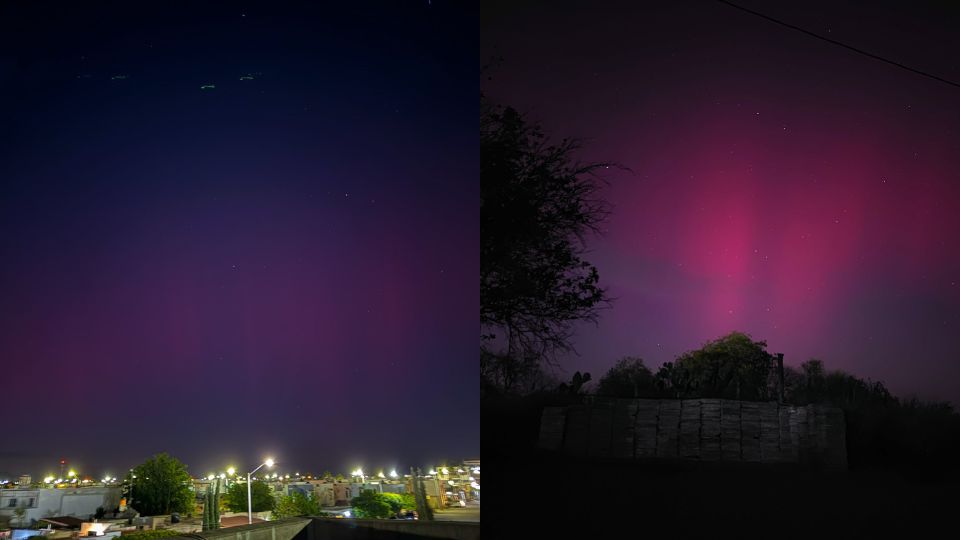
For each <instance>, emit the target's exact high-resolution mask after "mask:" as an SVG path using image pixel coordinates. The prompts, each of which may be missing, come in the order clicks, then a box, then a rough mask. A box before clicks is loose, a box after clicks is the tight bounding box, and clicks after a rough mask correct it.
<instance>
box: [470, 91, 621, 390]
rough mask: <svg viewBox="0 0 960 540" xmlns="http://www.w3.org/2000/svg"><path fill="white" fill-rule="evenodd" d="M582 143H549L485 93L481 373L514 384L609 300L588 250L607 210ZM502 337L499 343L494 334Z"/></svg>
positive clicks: (495, 382)
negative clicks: (582, 158)
mask: <svg viewBox="0 0 960 540" xmlns="http://www.w3.org/2000/svg"><path fill="white" fill-rule="evenodd" d="M579 147H580V144H579V142H578V141H576V140H572V139H564V140H562V141H561V142H559V143H557V144H550V143H549V142H548V141H547V139H546V137H545V136H544V134H543V132H542V131H541V129H540V127H539V126H537V125H534V124H531V123H529V122H528V121H527V120H526V119H525V118H523V116H522V115H521V114H520V113H518V112H517V111H516V110H514V109H512V108H509V107H506V108H504V107H499V106H495V105H492V104H490V103H489V102H487V101H486V100H485V99H484V98H483V96H481V101H480V324H481V328H482V329H486V330H485V331H486V332H487V333H485V334H483V341H484V342H485V344H484V345H482V346H481V349H482V351H486V354H485V355H484V356H483V357H482V361H481V375H482V377H483V380H484V382H485V383H486V386H490V387H493V388H500V389H502V390H504V391H507V392H510V391H513V390H514V389H515V388H514V386H515V384H516V383H517V382H518V381H519V379H521V378H522V377H523V375H524V374H525V373H527V372H529V371H530V370H532V369H533V366H535V365H537V364H538V363H540V362H542V361H546V362H550V361H551V359H552V357H553V355H554V354H555V353H557V352H562V351H568V350H571V349H572V346H571V339H572V336H573V332H572V325H573V323H575V322H579V321H595V320H596V318H597V314H598V310H599V308H600V307H601V306H602V304H604V303H605V302H606V301H607V300H608V296H607V293H606V291H605V290H604V289H603V288H601V287H600V285H599V275H598V273H597V269H596V268H595V267H594V266H593V265H592V264H590V263H589V262H587V261H585V260H584V259H583V254H584V251H585V239H586V236H587V234H588V233H591V232H598V231H599V226H600V223H601V222H602V220H603V219H604V218H605V217H606V215H607V213H608V205H607V204H606V202H605V201H603V200H602V199H601V198H600V197H599V189H600V187H601V184H602V183H601V182H600V181H599V178H598V175H597V173H598V172H600V171H601V170H603V169H604V168H608V167H609V166H610V165H609V164H607V163H585V164H584V163H579V162H576V161H575V158H574V154H575V153H576V152H577V150H578V149H579ZM498 341H499V342H500V346H499V347H497V348H498V349H499V350H498V351H496V352H495V351H493V350H492V346H493V344H494V343H497V342H498Z"/></svg>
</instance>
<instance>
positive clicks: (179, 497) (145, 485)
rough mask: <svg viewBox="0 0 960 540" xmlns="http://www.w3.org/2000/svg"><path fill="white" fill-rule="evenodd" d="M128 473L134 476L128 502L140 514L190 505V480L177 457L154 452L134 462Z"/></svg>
mask: <svg viewBox="0 0 960 540" xmlns="http://www.w3.org/2000/svg"><path fill="white" fill-rule="evenodd" d="M132 474H133V475H134V476H136V480H134V482H136V484H135V489H134V491H133V494H134V499H133V503H132V504H131V506H133V507H134V508H136V509H137V510H138V511H139V512H140V513H141V514H142V515H145V516H155V515H160V514H170V513H173V512H182V513H188V512H189V511H190V510H191V509H192V508H193V502H194V496H193V492H192V491H191V490H190V486H191V484H192V482H193V480H192V479H191V478H190V473H188V472H187V466H186V465H184V464H183V463H181V462H180V460H178V459H177V458H175V457H172V456H170V455H168V454H166V453H160V454H157V455H155V456H153V457H152V458H150V459H148V460H147V461H145V462H143V463H141V464H140V465H137V466H136V467H135V468H134V469H133V473H132ZM128 476H129V474H128Z"/></svg>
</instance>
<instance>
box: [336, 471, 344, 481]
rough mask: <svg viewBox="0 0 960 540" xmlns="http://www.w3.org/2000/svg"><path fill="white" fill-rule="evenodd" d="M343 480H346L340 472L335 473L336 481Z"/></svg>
mask: <svg viewBox="0 0 960 540" xmlns="http://www.w3.org/2000/svg"><path fill="white" fill-rule="evenodd" d="M344 480H346V478H344V476H343V475H342V474H340V473H337V476H336V481H337V482H343V481H344Z"/></svg>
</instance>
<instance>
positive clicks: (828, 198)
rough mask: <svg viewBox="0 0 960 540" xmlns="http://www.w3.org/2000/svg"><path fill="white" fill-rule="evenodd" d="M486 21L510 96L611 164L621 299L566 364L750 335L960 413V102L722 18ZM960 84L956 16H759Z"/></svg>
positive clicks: (853, 8)
mask: <svg viewBox="0 0 960 540" xmlns="http://www.w3.org/2000/svg"><path fill="white" fill-rule="evenodd" d="M631 5H632V6H634V7H630V8H629V9H628V8H626V7H619V8H617V7H614V6H613V4H603V7H598V6H597V5H595V4H593V3H587V2H563V3H551V6H552V9H549V10H548V9H544V6H543V5H541V6H528V7H526V8H522V9H521V8H517V7H515V6H514V5H513V3H509V2H499V3H497V2H494V3H492V4H488V5H485V8H484V13H483V17H482V30H481V32H482V36H483V40H482V41H483V43H482V53H481V56H482V57H483V58H485V59H486V58H490V57H491V56H494V55H497V56H503V57H504V61H503V62H502V64H501V65H500V66H499V68H497V69H495V70H494V71H493V72H492V74H491V75H492V77H493V80H491V81H484V90H485V92H486V93H487V94H488V95H489V96H490V97H491V98H492V99H493V100H495V101H498V102H500V103H503V104H507V105H511V106H513V107H515V108H518V109H520V110H522V111H525V112H527V113H528V114H529V117H530V118H532V119H534V120H537V121H540V122H541V123H542V124H543V126H544V128H545V130H546V131H547V133H549V134H551V135H552V136H554V137H556V138H558V139H559V138H561V137H566V136H574V137H582V138H585V139H586V140H587V148H586V150H585V151H584V152H583V154H582V155H581V157H582V158H583V159H586V160H612V161H616V162H619V163H621V164H623V165H625V166H627V167H629V168H631V169H632V170H633V174H629V173H621V172H615V173H612V174H611V175H610V177H609V180H610V181H611V186H610V188H609V189H607V191H606V196H607V198H608V200H610V201H611V202H612V203H613V204H614V210H613V214H612V216H611V218H610V220H609V222H608V224H607V228H608V230H607V232H606V233H605V235H604V236H603V237H601V238H595V239H593V240H592V241H591V242H590V248H591V250H592V253H591V255H590V256H589V259H590V260H591V261H592V262H594V263H595V264H596V265H597V267H598V269H599V271H600V276H601V280H602V282H603V283H604V284H605V285H606V286H607V287H609V291H610V293H611V295H612V296H614V297H615V298H616V301H615V302H614V304H613V306H612V308H611V309H609V310H607V311H605V312H604V313H603V315H602V317H601V319H600V321H599V324H598V325H597V326H593V325H588V326H583V327H581V328H580V329H579V331H578V336H577V338H576V346H577V348H578V351H579V353H580V356H579V357H577V356H571V357H570V358H568V359H567V360H566V361H565V362H564V363H563V365H564V368H565V369H566V370H567V374H566V375H567V376H569V374H570V373H572V372H573V371H574V370H577V369H578V370H587V371H591V372H592V373H593V374H594V376H595V377H599V375H602V374H603V372H605V371H606V370H607V369H608V368H609V367H610V366H611V365H613V363H614V362H615V361H616V360H617V359H618V358H620V357H622V356H625V355H636V356H640V357H642V358H644V359H645V360H646V362H647V364H648V365H650V366H652V367H656V366H659V365H660V364H661V363H663V362H664V361H669V360H672V359H673V358H674V357H675V356H676V355H678V354H680V353H682V352H684V351H686V350H690V349H693V348H696V347H698V346H699V345H701V344H702V343H704V342H705V341H707V340H710V339H714V338H716V337H719V336H721V335H723V334H725V333H728V332H730V331H733V330H740V331H745V332H747V333H749V334H751V335H752V336H753V337H754V338H755V339H764V340H767V341H768V342H769V346H770V350H771V351H772V352H783V353H785V355H786V356H785V360H786V363H787V364H789V365H798V364H799V363H800V362H802V361H804V360H806V359H808V358H811V357H816V358H820V359H822V360H824V361H825V363H826V364H827V367H828V368H840V369H844V370H847V371H849V372H851V373H854V374H855V375H857V376H860V377H864V378H867V377H869V378H872V379H874V380H881V381H883V382H884V383H886V384H887V385H888V387H889V388H891V389H892V390H893V391H894V392H896V393H898V394H900V395H912V394H917V395H919V396H920V397H923V398H937V399H949V400H952V401H954V402H955V403H957V402H960V387H958V385H957V384H956V381H957V380H958V377H960V361H958V360H960V359H958V354H960V252H958V250H957V238H958V232H960V127H958V126H960V88H956V87H952V86H949V85H947V84H944V83H940V82H936V81H933V80H931V79H928V78H924V77H922V76H919V75H915V74H912V73H909V72H907V71H904V70H902V69H898V68H896V67H894V66H890V65H887V64H884V63H881V62H879V61H876V60H872V59H870V58H866V57H864V56H860V55H857V54H856V53H853V52H850V51H848V50H845V49H843V48H841V47H838V46H836V45H831V44H829V43H825V42H823V41H820V40H817V39H815V38H812V37H809V36H806V35H803V34H801V33H798V32H795V31H792V30H789V29H787V28H784V27H781V26H778V25H776V24H773V23H771V22H768V21H765V20H763V19H760V18H757V17H754V16H752V15H749V14H746V13H743V12H741V11H738V10H736V9H734V8H731V7H729V6H726V5H723V4H721V3H715V2H698V3H685V2H676V3H673V2H668V3H660V4H655V6H657V7H650V6H646V7H645V6H636V4H634V3H631ZM743 5H745V6H747V7H750V8H752V9H755V10H758V11H762V12H764V13H767V14H769V15H771V16H774V17H777V18H780V19H783V20H785V21H787V22H789V23H792V24H795V25H798V26H801V27H804V28H807V29H809V30H811V31H814V32H817V33H822V34H823V35H826V36H829V37H831V38H833V39H836V40H840V41H844V42H847V43H849V44H850V45H853V46H855V47H858V48H862V49H866V50H868V51H870V52H873V53H875V54H879V55H883V56H887V57H889V58H891V59H893V60H895V61H899V62H902V63H905V64H907V65H910V66H912V67H915V68H917V69H921V70H927V71H930V72H932V73H934V74H936V75H938V76H940V77H944V78H947V79H954V80H960V65H958V63H957V59H958V58H960V55H958V54H957V53H958V52H960V35H958V34H957V33H956V32H952V31H951V29H955V28H957V27H958V25H960V17H958V13H957V11H955V10H954V11H944V10H942V8H940V7H934V6H933V5H929V6H928V5H924V4H919V5H915V4H913V3H911V4H910V5H909V6H907V5H905V4H903V3H899V5H900V8H899V9H894V8H893V7H886V6H883V5H877V4H874V3H869V4H866V3H859V4H856V5H837V4H836V3H834V2H814V3H812V4H811V3H809V2H805V3H795V5H794V6H792V7H791V6H789V5H782V4H780V3H778V4H776V5H768V3H764V2H744V4H743Z"/></svg>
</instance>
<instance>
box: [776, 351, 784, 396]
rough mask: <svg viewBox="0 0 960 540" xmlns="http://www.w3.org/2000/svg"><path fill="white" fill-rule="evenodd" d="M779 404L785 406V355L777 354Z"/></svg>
mask: <svg viewBox="0 0 960 540" xmlns="http://www.w3.org/2000/svg"><path fill="white" fill-rule="evenodd" d="M777 378H778V379H779V384H777V390H778V392H777V403H779V404H780V405H783V353H777Z"/></svg>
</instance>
